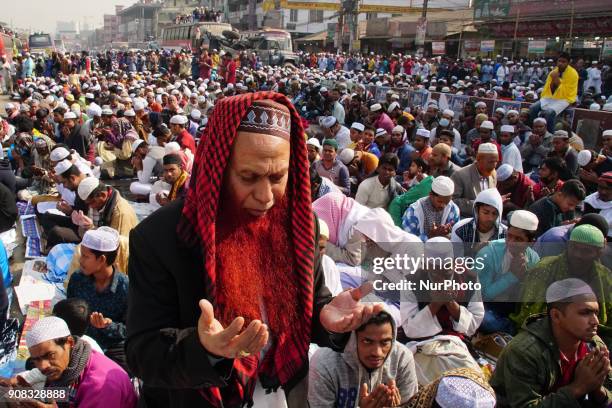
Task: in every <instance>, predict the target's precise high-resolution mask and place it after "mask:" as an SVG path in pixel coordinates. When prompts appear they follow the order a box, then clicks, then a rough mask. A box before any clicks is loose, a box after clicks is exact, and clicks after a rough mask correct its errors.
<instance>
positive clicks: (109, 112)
mask: <svg viewBox="0 0 612 408" xmlns="http://www.w3.org/2000/svg"><path fill="white" fill-rule="evenodd" d="M112 114H113V110H112V109H111V108H102V115H105V116H111V115H112Z"/></svg>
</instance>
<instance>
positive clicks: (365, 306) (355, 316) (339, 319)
mask: <svg viewBox="0 0 612 408" xmlns="http://www.w3.org/2000/svg"><path fill="white" fill-rule="evenodd" d="M372 289H373V284H372V282H366V283H364V284H363V285H361V286H360V287H358V288H355V289H349V290H345V291H344V292H342V293H340V294H339V295H338V296H336V297H335V298H333V299H332V301H331V302H329V303H328V304H326V305H325V306H324V307H323V310H321V314H320V317H319V318H320V320H321V324H322V325H323V327H324V328H325V330H327V331H329V332H332V333H347V332H351V331H353V330H355V329H357V328H358V327H359V326H361V325H362V324H364V323H365V322H367V321H368V320H370V318H371V317H372V316H374V315H376V314H378V313H380V312H382V310H383V305H382V304H381V303H361V302H360V301H359V300H360V299H362V298H363V297H364V296H366V295H368V294H369V293H370V292H371V291H372Z"/></svg>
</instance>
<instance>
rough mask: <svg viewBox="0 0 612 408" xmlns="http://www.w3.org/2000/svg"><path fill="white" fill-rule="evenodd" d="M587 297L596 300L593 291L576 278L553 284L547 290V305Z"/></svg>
mask: <svg viewBox="0 0 612 408" xmlns="http://www.w3.org/2000/svg"><path fill="white" fill-rule="evenodd" d="M585 295H586V296H592V297H593V298H596V296H595V293H594V292H593V289H591V287H590V286H589V285H588V284H587V283H586V282H584V281H582V280H580V279H576V278H567V279H563V280H560V281H556V282H553V283H551V285H550V286H549V287H548V289H546V303H556V302H560V301H562V300H569V299H570V298H573V297H576V296H585Z"/></svg>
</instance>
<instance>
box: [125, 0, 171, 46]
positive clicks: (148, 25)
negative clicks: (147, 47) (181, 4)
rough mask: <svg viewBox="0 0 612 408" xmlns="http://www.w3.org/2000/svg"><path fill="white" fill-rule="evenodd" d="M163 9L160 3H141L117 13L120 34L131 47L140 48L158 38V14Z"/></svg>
mask: <svg viewBox="0 0 612 408" xmlns="http://www.w3.org/2000/svg"><path fill="white" fill-rule="evenodd" d="M162 7H163V5H162V3H160V2H152V1H148V2H140V3H134V4H133V5H131V6H129V7H127V8H124V9H123V10H121V11H119V12H118V13H117V15H118V17H119V23H118V30H119V33H121V36H122V37H123V38H125V39H126V40H127V42H128V43H129V44H130V46H133V47H140V46H142V45H143V44H145V43H147V42H149V41H152V40H154V39H156V38H158V36H159V32H158V12H159V10H160V9H161V8H162Z"/></svg>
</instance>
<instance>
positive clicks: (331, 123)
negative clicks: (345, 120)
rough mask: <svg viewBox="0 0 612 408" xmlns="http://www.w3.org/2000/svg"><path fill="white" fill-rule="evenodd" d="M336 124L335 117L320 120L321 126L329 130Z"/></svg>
mask: <svg viewBox="0 0 612 408" xmlns="http://www.w3.org/2000/svg"><path fill="white" fill-rule="evenodd" d="M336 122H337V119H336V117H335V116H326V117H324V118H323V119H322V120H321V126H323V127H324V128H328V129H329V128H330V127H332V126H334V125H335V124H336Z"/></svg>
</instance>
